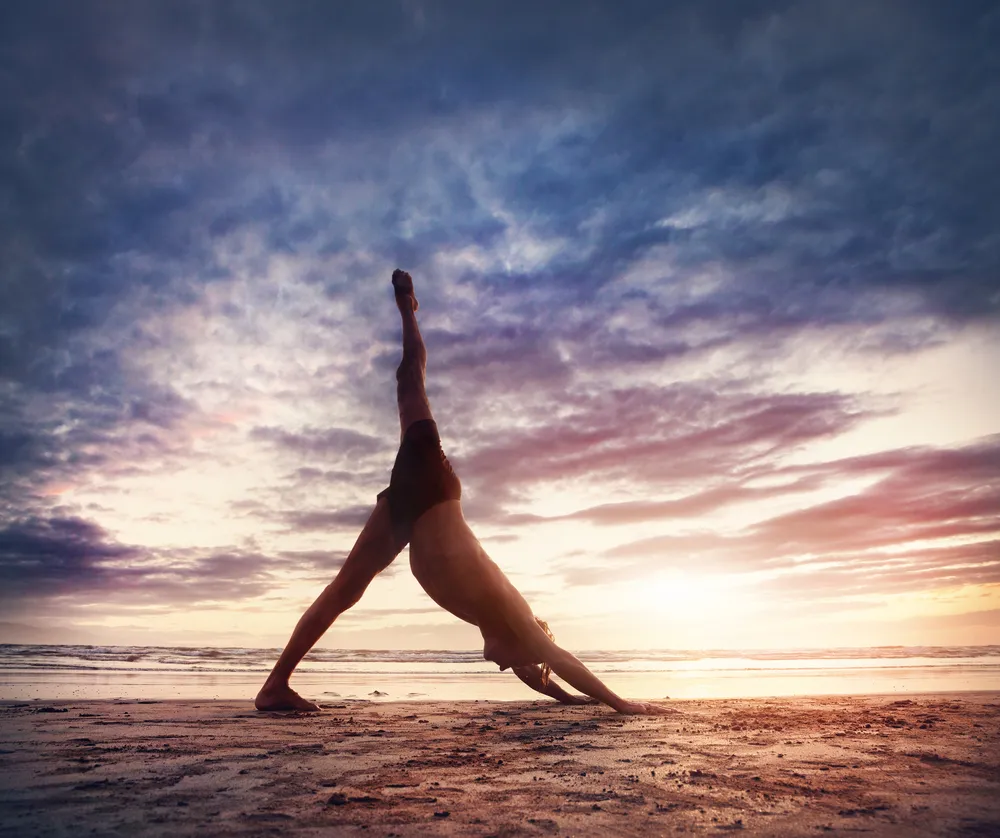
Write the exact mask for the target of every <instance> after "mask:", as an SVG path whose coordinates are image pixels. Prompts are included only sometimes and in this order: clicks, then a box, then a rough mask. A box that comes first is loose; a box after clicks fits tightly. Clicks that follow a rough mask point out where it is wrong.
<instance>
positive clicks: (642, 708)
mask: <svg viewBox="0 0 1000 838" xmlns="http://www.w3.org/2000/svg"><path fill="white" fill-rule="evenodd" d="M618 712H619V713H623V714H624V715H626V716H669V715H672V714H673V713H676V712H677V711H676V710H672V709H671V708H669V707H662V706H661V705H659V704H652V703H651V702H648V701H629V702H627V703H626V705H625V709H623V710H619V711H618Z"/></svg>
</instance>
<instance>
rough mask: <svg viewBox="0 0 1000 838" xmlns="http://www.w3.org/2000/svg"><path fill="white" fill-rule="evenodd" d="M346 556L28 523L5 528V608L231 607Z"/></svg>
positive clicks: (0, 564) (0, 568) (323, 573)
mask: <svg viewBox="0 0 1000 838" xmlns="http://www.w3.org/2000/svg"><path fill="white" fill-rule="evenodd" d="M346 558H347V555H346V553H344V552H340V551H337V550H332V551H318V550H317V551H302V550H293V551H283V552H281V553H280V554H278V555H267V554H264V553H262V552H260V551H258V550H255V549H247V548H245V547H230V548H227V549H219V550H211V551H206V550H196V549H192V548H176V549H170V550H164V549H157V550H154V549H149V548H143V547H138V546H134V545H127V544H121V543H119V542H117V541H116V540H115V539H113V538H112V537H111V536H109V534H108V533H107V532H106V531H105V530H104V529H102V528H101V527H100V526H98V525H97V524H95V523H93V522H91V521H87V520H84V519H81V518H51V519H27V520H22V521H18V522H15V523H11V524H8V525H7V526H5V527H4V528H3V529H2V530H0V581H2V582H3V586H2V593H0V609H2V610H3V612H4V613H11V612H14V611H16V610H18V609H19V608H23V607H24V606H25V605H26V604H27V603H32V602H35V603H37V602H39V601H42V602H44V601H58V602H62V603H63V604H64V606H66V605H68V604H73V603H80V602H86V601H88V599H89V600H93V599H94V598H97V599H98V600H99V601H101V602H102V603H103V604H104V606H105V607H106V608H107V609H109V610H114V608H116V607H118V606H123V605H127V606H128V607H130V608H134V607H140V606H146V607H187V606H197V605H205V604H210V603H216V602H234V601H240V600H246V599H250V598H253V597H258V596H261V595H263V594H266V593H269V592H271V591H273V590H274V589H275V588H276V587H279V586H280V583H281V582H282V580H283V577H284V575H285V574H287V573H288V572H289V571H295V572H297V573H300V574H301V573H303V572H306V573H311V574H312V575H313V576H314V577H315V578H317V579H323V578H332V576H333V575H335V574H336V572H337V571H338V570H339V569H340V567H341V566H342V565H343V563H344V561H345V560H346Z"/></svg>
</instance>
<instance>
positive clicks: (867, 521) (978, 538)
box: [564, 437, 1000, 599]
mask: <svg viewBox="0 0 1000 838" xmlns="http://www.w3.org/2000/svg"><path fill="white" fill-rule="evenodd" d="M802 470H804V471H808V472H812V473H813V475H814V476H817V477H818V476H820V475H821V476H822V477H823V480H824V481H827V480H834V479H835V478H845V477H852V476H857V475H859V474H869V475H876V476H877V479H876V480H874V481H873V482H872V483H871V484H870V485H869V486H868V487H867V488H865V489H862V490H860V491H856V492H853V493H851V494H849V495H847V496H845V497H840V498H837V499H835V500H830V501H826V502H821V503H802V504H801V508H799V509H796V510H795V511H793V512H789V513H785V514H781V515H776V516H772V517H768V518H764V519H763V520H760V521H758V522H757V523H754V524H751V525H749V526H747V527H745V528H743V529H742V530H741V531H739V532H736V533H733V534H723V533H719V532H717V531H714V530H708V529H706V528H704V527H700V528H699V527H698V523H697V519H698V517H699V516H701V515H703V514H707V513H710V512H712V511H714V510H715V509H716V508H718V505H716V504H715V503H713V501H715V502H720V503H719V505H721V504H722V503H728V502H731V501H732V500H733V499H734V498H740V499H744V498H743V496H742V495H741V490H740V489H739V488H738V487H737V488H730V489H729V490H728V491H727V490H726V489H725V487H723V489H722V490H719V491H715V490H710V491H709V492H705V493H700V494H697V495H692V496H689V497H687V498H682V499H680V500H678V501H676V502H674V503H675V504H676V506H675V507H674V508H675V509H679V510H684V511H685V512H687V514H688V515H689V516H690V517H689V519H688V522H689V524H690V527H689V529H688V531H687V532H685V533H683V534H666V535H660V536H653V537H648V538H643V539H639V540H633V541H631V542H625V543H622V544H620V545H619V546H616V547H614V548H611V549H610V550H608V551H607V554H606V557H607V559H608V560H610V561H613V568H614V570H613V573H614V577H615V578H616V579H627V578H643V577H645V576H648V575H650V574H652V573H656V572H661V571H664V570H669V569H684V570H690V569H692V568H697V570H698V571H699V572H702V573H726V574H734V573H735V574H746V578H747V584H748V585H753V586H755V588H759V590H761V591H768V592H771V593H773V594H776V595H778V596H779V597H789V596H791V595H792V594H796V595H800V596H808V597H810V598H811V599H815V598H820V599H826V598H836V597H849V596H855V595H858V594H884V595H888V594H892V593H898V592H902V591H911V590H928V589H932V588H936V587H949V586H959V585H974V584H992V583H995V582H997V581H1000V540H998V536H1000V492H998V491H997V489H996V487H997V478H998V476H1000V438H996V437H992V438H988V439H986V440H982V441H980V442H978V443H976V444H973V445H969V446H966V447H963V448H960V449H957V450H938V449H931V448H922V449H900V450H895V451H888V452H882V453H879V454H874V455H871V456H865V457H855V458H849V459H845V460H840V461H833V462H829V463H820V464H816V465H812V466H796V467H793V468H792V469H790V471H792V472H795V471H802ZM777 471H778V473H779V474H780V473H781V469H778V470H777ZM793 485H794V484H793ZM814 485H815V484H812V483H806V484H805V486H807V487H809V488H814ZM706 496H707V498H706ZM706 499H707V500H708V501H709V502H708V503H704V501H706ZM664 506H667V508H668V510H669V504H664ZM654 510H655V506H654V507H652V508H647V507H645V506H642V505H640V506H637V507H635V508H633V507H631V506H630V505H625V506H623V507H621V508H616V506H615V505H612V506H599V507H596V508H593V509H588V510H583V511H581V512H580V513H577V514H576V515H573V516H569V517H571V518H580V519H582V520H590V521H592V522H594V523H604V522H606V521H607V520H608V519H609V518H610V519H611V520H613V521H615V522H617V523H628V522H629V521H630V520H650V519H649V518H644V517H643V515H644V513H645V512H647V511H648V512H653V511H654ZM664 517H665V518H666V519H669V518H670V517H671V516H669V514H668V515H666V516H664ZM610 568H611V564H609V563H606V564H600V565H597V566H594V567H577V566H575V565H569V566H567V568H566V569H565V570H564V578H565V579H566V581H567V582H568V583H569V584H578V585H592V584H598V583H600V582H602V580H605V579H606V578H607V576H608V573H609V572H610ZM761 573H763V574H764V575H763V576H758V577H756V578H755V574H761Z"/></svg>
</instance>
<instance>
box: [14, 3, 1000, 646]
mask: <svg viewBox="0 0 1000 838" xmlns="http://www.w3.org/2000/svg"><path fill="white" fill-rule="evenodd" d="M613 5H614V4H597V5H596V6H590V7H588V9H589V11H587V12H586V13H583V12H582V11H581V12H579V13H577V11H576V7H575V6H574V7H573V12H572V13H569V12H568V11H567V12H566V14H564V15H557V16H556V18H552V19H549V18H546V19H545V20H544V21H540V20H535V19H534V16H533V14H529V13H528V12H527V11H524V12H523V13H522V14H513V13H508V12H507V11H505V8H506V4H499V5H497V6H496V7H488V6H485V5H480V4H468V5H460V6H456V7H454V11H453V12H450V13H447V14H446V13H445V12H444V11H443V9H444V7H443V6H435V5H434V4H428V5H427V6H426V7H425V5H424V4H421V3H404V4H400V5H398V6H397V5H393V6H391V8H390V7H388V6H383V7H379V4H375V5H374V6H373V7H372V9H370V10H368V9H367V7H365V6H362V5H357V6H352V5H350V4H348V5H347V6H341V5H340V4H330V5H329V7H325V6H323V5H319V6H315V7H310V8H312V9H313V12H311V13H309V14H307V13H302V14H299V13H298V12H296V11H295V9H296V8H297V4H295V3H293V4H289V6H288V7H287V8H286V7H284V6H281V5H279V4H270V5H266V4H265V5H264V6H261V7H259V8H258V7H255V8H257V10H258V12H257V13H254V14H250V13H249V12H246V13H244V11H243V10H242V9H243V7H242V4H236V5H234V6H232V7H231V8H229V7H222V6H215V5H212V4H204V5H201V4H194V5H192V6H184V7H183V9H184V10H183V12H181V11H178V12H177V13H176V16H175V15H174V13H173V12H171V13H170V17H171V24H170V25H169V26H166V25H165V24H164V21H162V20H159V17H158V13H154V12H153V11H151V9H152V7H151V6H147V5H146V4H137V5H136V6H135V7H134V8H133V7H129V10H127V11H126V10H124V9H123V8H120V7H119V6H103V5H100V4H79V5H74V6H68V7H67V8H66V10H65V11H66V14H67V20H66V21H65V28H62V29H60V30H59V31H58V32H56V31H52V30H50V29H48V27H47V24H46V23H45V20H44V19H43V18H44V15H43V14H42V13H41V12H39V13H38V14H39V16H38V17H36V16H35V15H34V14H33V13H32V12H31V11H29V10H22V12H20V13H18V15H15V17H17V20H14V21H11V22H10V25H9V26H6V27H3V29H4V33H3V34H0V41H2V42H3V45H4V47H5V49H4V51H3V53H4V55H5V56H6V57H5V58H4V61H5V62H7V64H9V65H11V66H12V68H13V72H14V75H13V76H11V78H18V79H20V81H19V82H18V84H16V85H14V86H13V87H11V86H9V85H8V87H7V88H5V96H4V98H5V102H6V104H5V105H4V108H5V109H6V111H8V112H9V119H8V120H6V122H5V124H6V123H9V124H11V125H16V126H17V127H16V131H15V132H14V134H12V135H11V136H9V137H8V138H7V139H8V142H5V144H4V145H3V148H2V150H0V160H2V165H3V171H4V173H5V174H4V178H5V180H9V182H10V183H12V184H16V186H11V187H10V190H9V194H10V195H12V196H14V197H12V198H10V199H9V200H5V201H3V202H2V205H3V208H2V209H0V213H2V214H3V223H2V224H0V239H2V241H3V245H4V253H5V254H6V258H5V263H6V265H5V268H4V270H5V275H4V278H3V279H2V280H0V282H2V284H0V376H2V381H0V386H2V390H0V501H2V504H0V580H2V583H0V643H2V642H43V643H64V642H65V643H95V644H98V643H117V644H138V643H144V644H160V643H164V644H165V643H175V644H191V645H195V644H199V645H209V646H212V645H218V646H236V645H247V646H279V645H281V644H282V643H283V642H284V640H285V639H286V638H287V636H288V633H289V631H290V629H291V628H292V626H294V624H295V622H296V620H297V619H298V617H299V615H300V614H301V612H302V610H303V609H304V608H305V607H306V606H307V605H308V604H309V603H310V602H311V601H312V599H313V598H314V597H315V596H316V595H317V594H318V593H319V591H320V590H321V589H322V588H323V586H324V585H326V584H327V582H329V581H330V579H332V577H333V576H334V575H335V574H336V572H337V570H338V569H339V567H340V566H341V564H342V563H343V561H344V559H345V557H346V555H347V552H348V551H349V550H350V548H351V545H352V544H353V542H354V539H355V537H356V536H357V533H358V531H359V530H360V528H361V526H362V525H363V524H364V522H365V520H366V518H367V515H368V513H369V512H370V510H371V508H372V505H373V503H374V500H375V496H376V493H377V492H379V491H380V490H381V489H382V488H384V487H385V486H386V484H387V481H388V477H389V471H390V469H391V467H392V462H393V457H394V455H395V451H396V447H397V445H398V435H399V428H398V420H397V415H396V405H395V378H394V371H395V367H396V364H397V363H398V360H399V355H400V346H399V333H398V331H399V318H398V315H397V313H396V310H395V307H394V304H393V299H392V292H391V288H390V285H389V277H390V274H391V272H392V270H393V268H396V267H400V268H404V269H406V270H409V271H410V272H411V273H412V275H413V277H414V281H415V284H416V290H417V296H418V298H419V300H420V310H419V317H420V323H421V328H422V329H423V332H424V337H425V339H426V342H427V346H428V352H429V364H428V393H429V397H430V400H431V403H432V406H433V409H434V412H435V416H436V417H437V421H438V424H439V426H440V430H441V435H442V439H443V444H444V448H445V451H446V452H447V453H448V456H449V458H450V460H451V462H452V463H453V464H454V466H455V469H456V471H457V473H458V474H459V476H460V477H461V479H462V482H463V505H464V509H465V514H466V517H467V518H468V520H469V522H470V524H471V525H472V527H473V529H474V530H475V531H476V533H477V535H478V536H479V538H480V539H481V541H482V543H483V545H484V546H485V548H486V550H487V551H488V552H489V553H490V555H491V556H492V557H493V558H494V560H495V561H497V562H498V564H500V566H501V567H502V568H503V569H504V570H505V571H506V572H507V573H508V575H509V576H510V578H511V580H512V581H513V582H514V583H515V585H517V586H518V587H519V589H521V590H522V591H523V592H524V594H525V596H526V598H527V599H528V601H529V602H530V603H531V604H532V607H533V609H534V610H535V612H536V613H537V614H538V615H539V616H543V617H544V618H545V619H546V620H548V621H549V623H550V624H551V626H552V628H553V630H554V632H555V633H556V635H557V637H558V638H559V641H560V642H561V643H563V644H564V645H565V646H567V647H568V648H577V649H580V648H584V649H647V648H650V649H651V648H655V649H665V648H688V649H703V648H710V649H745V648H770V647H776V648H808V647H830V646H872V645H889V644H909V645H934V644H989V643H994V644H995V643H1000V383H998V382H1000V375H998V373H997V370H1000V329H998V325H997V324H998V315H1000V285H998V277H1000V239H998V237H997V234H996V230H997V229H1000V208H998V204H997V199H996V196H997V194H998V184H997V176H996V174H995V156H996V155H995V149H996V148H997V147H1000V118H998V117H997V109H996V104H995V96H996V88H995V85H991V84H990V82H989V73H988V72H987V70H986V69H984V68H985V67H987V66H990V67H992V66H994V64H995V59H991V58H990V57H989V55H990V51H989V50H987V49H986V47H985V46H984V44H985V43H986V41H985V39H984V38H983V37H981V34H982V33H983V32H985V31H986V30H987V29H989V27H992V30H990V31H992V32H993V33H994V34H995V32H996V27H997V25H998V24H997V18H996V15H995V14H993V15H992V17H990V16H988V15H986V16H983V17H982V19H981V20H980V18H978V17H977V18H975V19H973V18H974V17H975V16H974V15H973V14H972V12H971V11H966V10H965V7H964V6H963V7H962V8H958V7H955V8H946V4H938V6H934V5H933V4H932V5H931V6H927V7H925V6H924V5H922V4H917V5H913V6H911V5H910V4H888V3H875V4H873V5H871V6H870V7H866V9H867V12H866V14H864V15H862V16H860V17H857V16H851V15H848V14H842V13H840V12H835V11H831V9H836V7H835V6H829V5H827V4H803V5H801V6H795V7H794V8H792V9H785V7H784V6H780V5H776V6H775V7H774V8H772V9H765V8H764V7H766V6H767V5H768V4H763V6H761V9H760V10H758V11H754V12H750V11H747V10H743V11H738V10H737V9H736V5H735V4H734V5H733V6H732V7H731V6H729V5H725V4H723V5H720V6H713V7H712V8H714V9H715V11H713V12H709V11H706V10H703V7H702V6H700V5H692V6H690V8H686V9H684V8H683V7H684V5H685V4H649V5H648V6H642V9H643V10H642V11H641V13H640V12H639V10H638V7H637V9H636V13H635V15H634V19H633V18H632V17H629V16H628V15H624V16H620V17H609V15H611V12H610V11H609V10H610V9H611V8H612V6H613ZM709 5H711V4H709ZM377 7H378V8H377ZM168 8H169V7H168ZM449 8H451V7H449ZM741 8H742V7H741ZM754 8H755V9H756V8H757V6H756V5H755V6H754ZM824 9H825V11H824ZM313 13H314V14H315V15H318V16H319V17H322V18H324V21H322V22H317V21H312V20H310V19H309V16H310V14H313ZM327 15H330V16H332V18H336V19H335V20H333V21H332V22H331V20H326V16H327ZM320 23H322V24H323V25H320ZM901 28H905V30H906V31H907V32H909V33H910V38H909V41H908V42H906V43H903V42H901V40H900V39H899V38H898V36H897V35H896V34H895V33H897V32H898V31H900V29H901ZM318 32H322V33H326V35H323V36H320V35H318V34H316V33H318ZM654 33H655V34H654ZM13 43H16V44H18V47H17V49H16V50H14V49H13V48H8V47H10V44H13ZM890 44H891V47H889V46H888V45H890ZM462 45H464V46H462ZM470 45H471V46H470ZM928 62H930V63H931V64H932V65H933V66H932V67H931V68H930V71H929V72H923V71H924V70H927V65H928ZM990 62H993V63H990ZM5 66H6V65H5ZM857 67H860V68H862V69H861V71H856V70H855V69H852V68H857ZM53 68H54V69H53ZM481 642H482V641H481V638H480V637H479V634H478V632H477V630H476V629H475V628H474V627H471V626H468V625H464V624H461V623H459V622H458V621H457V620H456V619H455V618H453V617H451V616H450V615H448V614H446V613H444V612H443V611H441V610H440V609H438V608H437V607H436V606H435V605H434V604H433V603H432V602H431V601H430V600H429V599H428V598H427V596H426V595H425V594H424V593H423V591H422V590H421V589H420V587H419V586H418V585H417V584H416V582H415V581H414V580H413V579H412V578H411V576H410V573H409V569H408V565H407V555H406V553H405V552H404V553H403V554H402V555H401V556H400V557H399V558H398V559H397V561H396V563H395V564H394V565H393V566H391V567H390V568H389V569H388V570H386V571H385V572H384V573H383V574H382V576H380V577H379V578H377V579H376V580H375V581H374V583H373V584H372V585H371V587H370V588H369V590H368V591H367V593H366V595H365V597H364V599H363V600H362V601H361V603H359V604H358V606H357V607H356V608H355V609H353V610H352V611H350V612H349V613H347V614H345V615H344V616H343V617H342V618H341V619H340V620H339V621H338V622H337V623H336V624H335V625H334V627H333V629H332V630H331V631H330V632H329V633H328V634H327V636H326V637H325V638H324V640H323V641H322V644H321V645H324V646H330V647H344V648H351V647H357V648H429V649H438V648H444V649H466V648H474V647H475V646H476V644H477V643H479V644H481Z"/></svg>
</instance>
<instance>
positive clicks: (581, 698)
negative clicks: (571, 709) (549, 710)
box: [563, 695, 601, 704]
mask: <svg viewBox="0 0 1000 838" xmlns="http://www.w3.org/2000/svg"><path fill="white" fill-rule="evenodd" d="M600 703H601V702H600V701H598V700H597V699H596V698H591V697H590V696H589V695H571V696H570V697H569V698H568V699H564V700H563V704H600Z"/></svg>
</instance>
